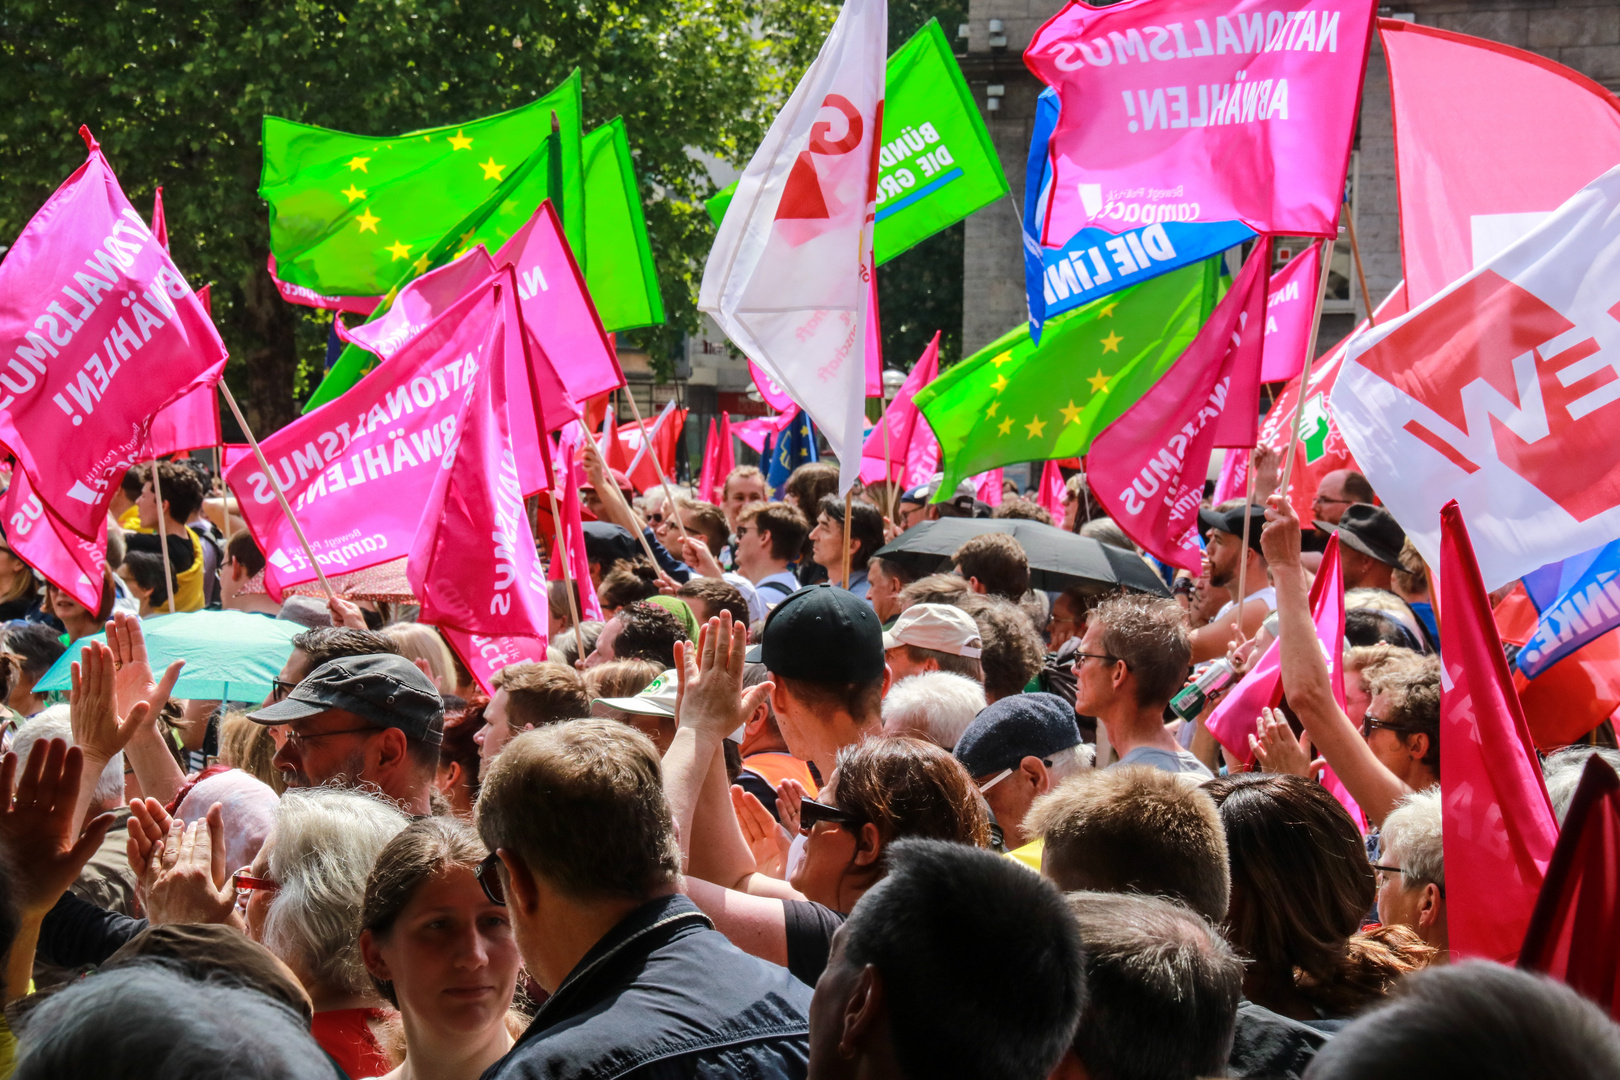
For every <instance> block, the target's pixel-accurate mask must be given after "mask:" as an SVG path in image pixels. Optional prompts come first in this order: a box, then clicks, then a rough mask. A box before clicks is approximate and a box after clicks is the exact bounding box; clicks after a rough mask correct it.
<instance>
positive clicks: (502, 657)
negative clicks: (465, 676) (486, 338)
mask: <svg viewBox="0 0 1620 1080" xmlns="http://www.w3.org/2000/svg"><path fill="white" fill-rule="evenodd" d="M439 632H440V633H441V634H443V635H444V640H445V641H447V642H449V643H450V647H451V648H452V649H454V650H455V651H456V655H457V656H459V657H461V662H462V663H463V664H466V665H467V670H468V671H470V672H472V677H473V678H474V679H476V680H477V682H478V685H479V686H480V687H482V688H483V691H484V693H486V694H488V695H490V696H491V697H493V696H494V695H495V673H496V672H497V671H500V670H501V668H504V667H509V666H511V665H512V664H518V663H522V662H523V661H525V660H529V661H533V662H534V663H537V664H538V663H543V662H544V661H545V659H546V642H545V639H544V638H535V637H518V636H491V635H488V634H469V633H467V632H466V631H465V630H458V629H456V628H455V627H453V626H441V627H439Z"/></svg>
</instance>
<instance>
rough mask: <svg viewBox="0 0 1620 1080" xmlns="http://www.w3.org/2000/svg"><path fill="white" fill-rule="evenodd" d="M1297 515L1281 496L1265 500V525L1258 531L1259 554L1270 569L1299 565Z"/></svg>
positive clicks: (1298, 526)
mask: <svg viewBox="0 0 1620 1080" xmlns="http://www.w3.org/2000/svg"><path fill="white" fill-rule="evenodd" d="M1299 529H1300V525H1299V515H1298V514H1296V513H1294V508H1293V506H1292V505H1291V504H1290V503H1289V502H1288V500H1287V499H1286V498H1284V497H1283V496H1281V495H1273V496H1272V497H1271V498H1269V499H1267V500H1266V525H1265V528H1263V529H1261V530H1260V552H1261V554H1263V555H1264V556H1265V557H1266V565H1268V566H1272V567H1279V566H1298V565H1299Z"/></svg>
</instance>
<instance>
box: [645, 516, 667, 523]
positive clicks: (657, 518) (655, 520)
mask: <svg viewBox="0 0 1620 1080" xmlns="http://www.w3.org/2000/svg"><path fill="white" fill-rule="evenodd" d="M647 523H648V524H650V525H662V524H663V523H664V515H663V514H648V515H647Z"/></svg>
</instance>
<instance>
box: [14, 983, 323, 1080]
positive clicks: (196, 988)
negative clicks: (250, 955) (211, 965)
mask: <svg viewBox="0 0 1620 1080" xmlns="http://www.w3.org/2000/svg"><path fill="white" fill-rule="evenodd" d="M109 1054H111V1055H112V1056H111V1057H109ZM14 1075H15V1076H16V1078H17V1080H107V1078H110V1077H116V1078H118V1080H137V1078H139V1080H146V1078H148V1077H150V1078H153V1080H156V1078H158V1077H173V1076H184V1077H186V1078H187V1080H241V1078H242V1077H253V1078H254V1080H325V1078H327V1077H330V1076H331V1075H332V1064H331V1061H330V1060H329V1059H328V1058H327V1057H326V1055H325V1053H323V1052H322V1050H321V1048H320V1047H319V1046H317V1045H316V1043H315V1040H314V1038H313V1037H312V1036H311V1035H310V1033H309V1026H308V1024H307V1023H306V1022H304V1020H303V1019H302V1018H301V1017H299V1016H298V1015H297V1014H295V1013H294V1012H293V1011H292V1010H291V1009H289V1008H288V1007H287V1006H285V1005H283V1004H281V1003H280V1002H278V1001H275V1000H274V999H272V998H270V997H267V996H265V995H264V994H261V993H259V992H258V991H256V990H249V989H242V988H238V987H234V986H229V985H224V984H220V983H216V982H199V981H197V980H194V979H190V978H186V977H185V976H183V975H180V974H178V973H176V972H174V971H172V970H169V969H168V968H167V967H165V966H163V965H161V964H157V963H152V962H145V963H137V964H131V965H129V966H127V967H121V968H118V969H117V970H114V971H106V972H102V973H101V974H98V975H92V976H91V977H89V978H88V979H83V980H81V981H79V982H76V983H71V984H69V985H68V986H67V987H66V988H64V989H63V990H62V991H61V993H58V994H56V995H54V996H52V997H51V998H49V999H48V1000H46V1001H45V1002H44V1003H43V1004H41V1005H40V1006H39V1007H38V1008H37V1009H35V1010H34V1011H33V1012H32V1013H31V1014H30V1015H29V1018H28V1026H27V1027H26V1028H25V1029H24V1030H23V1032H22V1041H21V1047H20V1056H19V1057H18V1059H17V1071H16V1073H15V1074H14Z"/></svg>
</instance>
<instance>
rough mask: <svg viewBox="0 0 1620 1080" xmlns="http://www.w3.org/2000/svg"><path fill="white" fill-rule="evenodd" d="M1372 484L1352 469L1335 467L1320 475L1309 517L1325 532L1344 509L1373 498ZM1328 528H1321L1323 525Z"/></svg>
mask: <svg viewBox="0 0 1620 1080" xmlns="http://www.w3.org/2000/svg"><path fill="white" fill-rule="evenodd" d="M1374 498H1375V496H1374V495H1373V489H1372V485H1371V484H1369V483H1368V482H1367V478H1366V477H1365V476H1362V475H1361V474H1360V473H1358V472H1355V471H1354V470H1352V469H1335V470H1333V471H1332V472H1330V473H1328V474H1327V475H1326V476H1324V477H1322V482H1321V483H1320V484H1317V485H1316V498H1314V499H1312V500H1311V518H1312V519H1313V520H1314V521H1315V522H1316V527H1317V528H1318V529H1321V531H1322V532H1323V533H1324V534H1326V533H1328V532H1330V531H1332V530H1331V526H1334V525H1337V524H1338V523H1339V519H1340V518H1341V517H1343V516H1344V512H1345V510H1347V509H1348V508H1350V507H1351V506H1353V505H1355V504H1356V503H1370V502H1372V501H1373V500H1374ZM1324 525H1326V526H1329V528H1323V526H1324Z"/></svg>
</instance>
